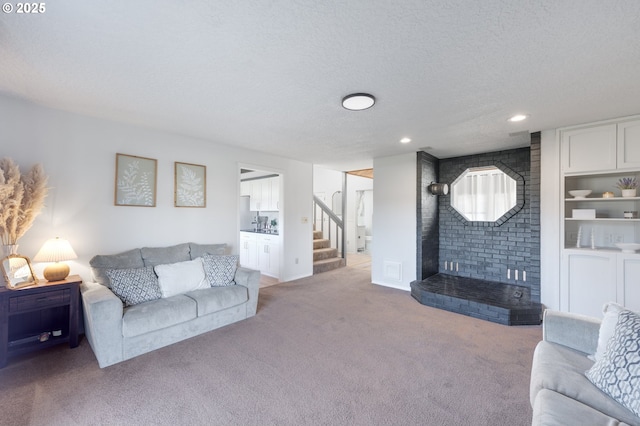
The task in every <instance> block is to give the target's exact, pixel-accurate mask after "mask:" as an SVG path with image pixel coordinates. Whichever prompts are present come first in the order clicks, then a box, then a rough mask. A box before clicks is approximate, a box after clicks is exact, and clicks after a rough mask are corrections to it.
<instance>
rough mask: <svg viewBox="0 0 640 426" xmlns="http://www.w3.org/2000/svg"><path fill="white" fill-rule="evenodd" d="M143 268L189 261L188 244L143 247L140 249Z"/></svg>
mask: <svg viewBox="0 0 640 426" xmlns="http://www.w3.org/2000/svg"><path fill="white" fill-rule="evenodd" d="M140 253H141V254H142V260H143V261H144V266H157V265H162V264H164V263H176V262H184V261H185V260H191V256H190V255H189V243H183V244H178V245H175V246H170V247H143V248H141V249H140Z"/></svg>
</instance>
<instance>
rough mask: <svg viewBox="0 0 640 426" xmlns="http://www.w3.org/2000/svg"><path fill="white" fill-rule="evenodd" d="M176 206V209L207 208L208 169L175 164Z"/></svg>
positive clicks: (193, 165) (194, 165)
mask: <svg viewBox="0 0 640 426" xmlns="http://www.w3.org/2000/svg"><path fill="white" fill-rule="evenodd" d="M174 205H175V206H176V207H206V206H207V167H206V166H201V165H198V164H189V163H179V162H177V161H176V163H175V186H174Z"/></svg>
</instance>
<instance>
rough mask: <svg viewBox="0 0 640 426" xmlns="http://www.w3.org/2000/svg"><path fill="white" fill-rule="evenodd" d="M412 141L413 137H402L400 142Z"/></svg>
mask: <svg viewBox="0 0 640 426" xmlns="http://www.w3.org/2000/svg"><path fill="white" fill-rule="evenodd" d="M409 142H411V138H402V139H400V143H409Z"/></svg>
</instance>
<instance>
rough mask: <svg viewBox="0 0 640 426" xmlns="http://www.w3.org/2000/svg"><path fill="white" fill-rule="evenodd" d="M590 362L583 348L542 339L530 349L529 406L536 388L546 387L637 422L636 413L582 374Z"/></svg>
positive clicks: (605, 412)
mask: <svg viewBox="0 0 640 426" xmlns="http://www.w3.org/2000/svg"><path fill="white" fill-rule="evenodd" d="M592 365H593V362H592V361H591V360H590V359H588V358H587V356H586V355H585V354H583V353H582V352H578V351H575V350H573V349H569V348H567V347H566V346H562V345H559V344H557V343H551V342H546V341H542V342H539V343H538V345H537V346H536V349H535V351H534V353H533V366H532V369H531V389H530V396H531V406H533V405H534V403H535V399H536V396H537V394H538V392H539V391H540V390H542V389H549V390H552V391H555V392H558V393H561V394H563V395H565V396H567V397H569V398H572V399H575V400H576V401H579V402H581V403H583V404H586V405H588V406H590V407H592V408H594V409H596V410H598V411H600V412H602V413H604V414H606V415H607V416H610V417H613V418H616V419H619V420H622V421H624V422H626V423H629V424H638V420H639V419H638V417H637V416H635V415H634V414H633V413H632V412H631V411H629V410H627V409H626V408H624V407H623V406H622V405H620V404H618V403H617V402H616V401H614V400H613V399H612V398H609V397H608V396H607V395H605V394H603V393H602V392H601V391H600V390H599V389H598V388H597V387H596V386H594V385H593V384H592V383H591V382H590V381H589V379H587V377H586V376H585V374H584V372H585V371H586V370H588V369H589V368H591V366H592Z"/></svg>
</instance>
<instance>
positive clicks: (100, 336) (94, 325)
mask: <svg viewBox="0 0 640 426" xmlns="http://www.w3.org/2000/svg"><path fill="white" fill-rule="evenodd" d="M80 294H81V295H82V306H83V308H84V329H85V335H86V337H87V340H88V341H89V344H90V345H91V348H92V349H93V353H94V354H95V355H96V358H97V359H98V364H99V365H100V368H103V367H106V366H108V365H111V364H115V363H117V362H120V361H122V360H123V345H122V314H123V307H122V301H121V300H120V298H118V296H116V295H115V294H113V292H112V291H111V290H110V289H108V288H107V287H105V286H103V285H102V284H98V283H93V282H86V283H82V284H81V285H80Z"/></svg>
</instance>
